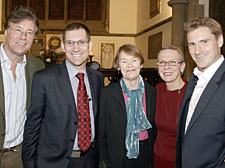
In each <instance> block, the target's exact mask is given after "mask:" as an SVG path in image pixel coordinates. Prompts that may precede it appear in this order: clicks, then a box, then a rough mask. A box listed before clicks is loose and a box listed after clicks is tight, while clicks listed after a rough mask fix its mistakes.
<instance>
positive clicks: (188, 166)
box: [176, 61, 225, 168]
mask: <svg viewBox="0 0 225 168" xmlns="http://www.w3.org/2000/svg"><path fill="white" fill-rule="evenodd" d="M193 90H194V76H193V75H192V77H191V79H190V81H189V84H188V87H187V90H186V93H185V96H184V99H183V104H182V106H181V111H180V113H179V123H178V134H177V145H176V146H177V151H176V167H177V168H215V167H219V166H222V164H223V166H224V167H225V165H224V159H225V101H224V100H225V61H224V62H223V63H222V65H221V66H220V67H219V69H218V70H217V71H216V73H215V74H214V75H213V77H212V79H211V80H210V81H209V83H208V85H207V86H206V88H205V90H204V91H203V93H202V95H201V97H200V99H199V101H198V104H197V105H196V108H195V111H194V113H193V116H192V119H191V121H190V123H189V125H188V128H187V131H186V134H184V128H185V122H186V117H187V112H188V107H189V102H190V98H191V95H192V93H193Z"/></svg>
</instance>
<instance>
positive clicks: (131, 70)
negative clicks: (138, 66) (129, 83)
mask: <svg viewBox="0 0 225 168" xmlns="http://www.w3.org/2000/svg"><path fill="white" fill-rule="evenodd" d="M133 71H135V69H130V70H127V71H126V72H133Z"/></svg>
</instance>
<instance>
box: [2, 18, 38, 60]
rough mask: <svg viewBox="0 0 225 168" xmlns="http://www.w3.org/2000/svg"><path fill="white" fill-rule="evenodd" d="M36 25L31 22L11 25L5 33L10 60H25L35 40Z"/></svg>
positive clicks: (6, 50) (24, 21) (5, 46)
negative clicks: (25, 55)
mask: <svg viewBox="0 0 225 168" xmlns="http://www.w3.org/2000/svg"><path fill="white" fill-rule="evenodd" d="M35 28H36V27H35V24H34V22H33V21H31V20H27V19H25V20H23V21H21V22H19V23H11V24H10V27H9V28H8V29H7V30H6V31H5V45H4V49H5V52H6V54H7V56H8V57H9V58H12V59H13V58H15V57H16V58H21V59H22V58H23V57H22V56H23V55H24V54H25V53H26V52H27V51H28V50H29V49H30V47H31V45H32V43H33V40H34V38H35V30H36V29H35Z"/></svg>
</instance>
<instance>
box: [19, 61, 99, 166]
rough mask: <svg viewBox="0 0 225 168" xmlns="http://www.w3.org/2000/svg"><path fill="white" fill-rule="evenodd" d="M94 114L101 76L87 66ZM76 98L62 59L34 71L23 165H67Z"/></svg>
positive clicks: (25, 132) (72, 138)
mask: <svg viewBox="0 0 225 168" xmlns="http://www.w3.org/2000/svg"><path fill="white" fill-rule="evenodd" d="M86 71H87V74H88V79H89V84H90V88H91V94H92V101H93V112H94V116H96V115H97V112H98V106H99V94H100V89H101V88H102V87H103V76H102V74H101V73H100V72H97V71H95V70H93V69H91V68H86ZM77 124H78V117H77V110H76V105H75V99H74V95H73V91H72V87H71V82H70V79H69V74H68V71H67V68H66V64H65V62H64V63H62V64H60V65H57V66H54V67H51V68H48V69H46V70H43V71H40V72H37V73H36V74H35V76H34V80H33V85H32V97H31V106H30V109H29V112H28V116H27V121H26V124H25V130H24V143H23V147H22V159H23V164H24V168H34V167H38V168H39V167H40V168H43V167H46V168H56V167H62V168H64V167H65V168H66V167H67V166H68V163H69V157H70V156H71V153H72V149H73V145H74V140H75V136H76V132H77V127H78V125H77Z"/></svg>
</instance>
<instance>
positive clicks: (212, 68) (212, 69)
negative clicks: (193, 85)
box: [193, 55, 224, 81]
mask: <svg viewBox="0 0 225 168" xmlns="http://www.w3.org/2000/svg"><path fill="white" fill-rule="evenodd" d="M223 61H224V57H223V55H222V56H221V57H220V58H219V59H218V60H217V61H216V62H215V63H214V64H212V65H211V66H210V67H208V68H207V69H206V70H205V71H203V72H202V71H199V69H198V68H197V67H196V68H195V69H194V72H193V73H194V75H196V76H197V77H198V78H199V79H201V78H204V79H206V80H207V81H209V80H210V79H211V78H212V76H213V75H214V73H215V72H216V71H217V69H218V68H219V66H220V65H221V64H222V62H223Z"/></svg>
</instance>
